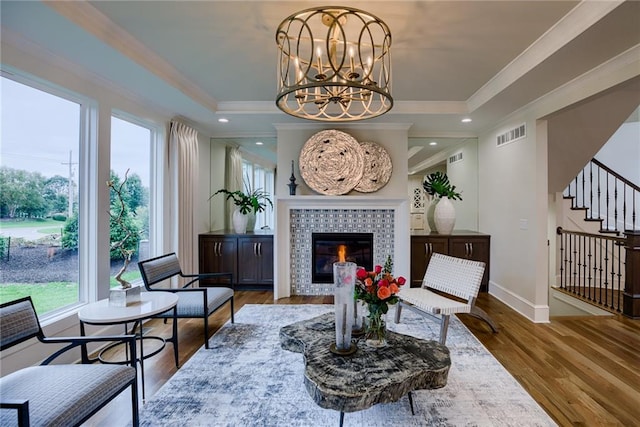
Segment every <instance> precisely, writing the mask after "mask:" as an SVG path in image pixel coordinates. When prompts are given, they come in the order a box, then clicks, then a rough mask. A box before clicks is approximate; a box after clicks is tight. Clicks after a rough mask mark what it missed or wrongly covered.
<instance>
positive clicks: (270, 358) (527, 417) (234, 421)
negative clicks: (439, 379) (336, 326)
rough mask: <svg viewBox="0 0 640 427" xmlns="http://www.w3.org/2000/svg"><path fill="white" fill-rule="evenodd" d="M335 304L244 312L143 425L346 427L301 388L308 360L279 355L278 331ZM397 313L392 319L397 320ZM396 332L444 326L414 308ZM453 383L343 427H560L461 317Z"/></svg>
mask: <svg viewBox="0 0 640 427" xmlns="http://www.w3.org/2000/svg"><path fill="white" fill-rule="evenodd" d="M332 310H333V306H331V305H245V306H244V307H242V309H241V310H240V311H238V313H237V314H236V316H235V321H236V322H235V324H231V323H227V324H225V325H224V326H223V327H222V328H221V329H220V330H219V331H218V332H217V333H216V334H215V335H214V336H213V337H212V338H211V340H210V347H211V348H210V349H209V350H207V349H205V348H204V346H203V347H202V348H201V349H200V350H198V351H197V352H196V353H195V354H194V355H193V357H191V359H189V361H188V362H187V363H185V364H184V366H182V368H180V370H179V371H178V372H177V373H176V374H175V375H174V376H173V377H172V378H171V379H169V381H167V383H165V385H164V386H163V387H162V388H161V389H160V390H158V392H157V393H156V394H155V395H154V396H153V397H151V398H150V399H148V401H147V403H146V404H145V405H144V407H143V408H142V410H141V413H140V417H141V425H143V426H154V427H156V426H190V427H191V426H229V427H231V426H233V427H240V426H251V427H253V426H283V427H290V426H301V427H302V426H309V427H320V426H338V424H339V413H338V412H336V411H332V410H328V409H322V408H320V407H319V406H317V405H316V404H315V403H314V402H313V400H311V398H310V397H309V395H308V394H307V391H306V389H305V387H304V384H303V372H304V362H303V360H302V354H300V353H293V352H290V351H287V350H283V349H281V348H280V341H279V336H278V334H279V330H280V327H282V326H284V325H288V324H290V323H293V322H297V321H300V320H304V319H310V318H312V317H315V316H318V315H321V314H324V313H327V312H330V311H332ZM394 314H395V307H393V308H392V309H391V310H390V312H389V314H388V318H389V319H390V320H391V319H393V315H394ZM389 329H391V330H393V331H395V332H399V333H403V334H408V335H412V336H415V337H418V338H426V339H437V337H438V333H439V325H437V324H436V323H435V322H432V321H430V320H428V319H426V318H424V317H422V316H418V315H416V314H414V313H412V312H410V311H409V310H404V311H403V313H402V322H401V323H400V324H398V325H396V324H395V323H393V321H390V322H389ZM447 346H448V347H449V348H450V351H451V362H452V364H451V369H450V371H449V378H448V382H447V385H446V386H445V387H444V388H441V389H438V390H424V391H415V392H413V400H414V407H415V415H411V409H410V406H409V401H408V398H407V397H404V398H402V399H400V400H399V401H397V402H394V403H388V404H381V405H376V406H374V407H372V408H369V409H367V410H364V411H360V412H350V413H346V414H345V418H344V426H345V427H351V426H368V427H369V426H379V427H389V426H403V427H404V426H553V425H555V424H554V422H553V420H552V419H551V418H550V417H549V416H548V415H547V414H546V413H545V412H544V410H543V409H542V408H541V407H540V406H539V405H538V404H537V403H536V402H535V401H534V400H533V398H531V396H529V395H528V394H527V393H526V392H525V391H524V389H523V388H522V387H521V386H520V385H519V384H518V382H517V381H516V380H515V379H514V378H513V377H512V376H511V375H510V374H509V373H508V372H507V371H506V370H505V369H504V368H503V367H502V365H500V363H499V362H498V361H497V360H496V359H495V358H494V357H493V356H492V355H491V354H490V353H489V352H488V351H487V350H486V349H485V348H484V346H483V345H482V344H481V343H480V342H479V341H478V340H477V339H476V338H475V337H474V336H473V335H472V334H471V333H470V332H469V331H468V329H467V328H466V327H465V326H464V325H463V324H462V322H460V321H459V320H458V319H457V318H455V317H454V316H452V319H451V323H450V326H449V334H448V336H447Z"/></svg>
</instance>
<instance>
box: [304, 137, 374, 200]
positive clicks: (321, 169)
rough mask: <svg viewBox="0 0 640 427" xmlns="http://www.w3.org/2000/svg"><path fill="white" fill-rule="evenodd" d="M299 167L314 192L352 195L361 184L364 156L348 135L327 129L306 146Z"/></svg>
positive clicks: (356, 142) (355, 142)
mask: <svg viewBox="0 0 640 427" xmlns="http://www.w3.org/2000/svg"><path fill="white" fill-rule="evenodd" d="M298 164H299V167H300V174H301V175H302V179H304V182H305V183H306V184H307V185H308V186H309V187H310V188H311V189H313V190H315V191H317V192H318V193H321V194H326V195H334V196H335V195H341V194H346V193H348V192H349V191H351V190H353V188H354V187H355V186H356V185H357V184H358V183H359V182H360V180H361V178H362V175H363V172H364V153H363V150H362V148H361V146H360V144H359V143H358V141H356V139H355V138H354V137H352V136H351V135H349V134H348V133H344V132H340V131H338V130H323V131H320V132H318V133H316V134H314V135H313V136H312V137H311V138H309V140H307V142H306V143H305V144H304V146H303V147H302V151H301V152H300V159H299V163H298Z"/></svg>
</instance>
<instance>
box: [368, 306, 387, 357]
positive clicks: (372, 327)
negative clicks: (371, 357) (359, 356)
mask: <svg viewBox="0 0 640 427" xmlns="http://www.w3.org/2000/svg"><path fill="white" fill-rule="evenodd" d="M364 339H365V344H366V345H368V346H369V347H374V348H380V347H386V346H387V315H386V314H385V313H384V312H383V311H382V308H381V307H380V306H378V305H375V304H369V314H368V316H367V321H366V330H365V336H364Z"/></svg>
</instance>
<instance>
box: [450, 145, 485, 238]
mask: <svg viewBox="0 0 640 427" xmlns="http://www.w3.org/2000/svg"><path fill="white" fill-rule="evenodd" d="M459 152H462V160H461V161H459V162H455V163H451V164H449V162H448V161H447V171H446V172H447V177H449V182H451V184H452V185H455V186H456V191H457V192H459V193H460V195H461V197H462V200H454V201H453V206H454V207H455V208H456V225H455V228H456V229H457V230H472V231H483V232H484V230H480V229H479V227H478V141H477V140H476V139H471V140H469V141H468V142H467V143H465V144H464V145H463V146H461V147H458V148H457V149H455V150H452V151H451V153H449V156H451V155H453V154H456V153H459Z"/></svg>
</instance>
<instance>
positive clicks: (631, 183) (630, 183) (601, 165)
mask: <svg viewBox="0 0 640 427" xmlns="http://www.w3.org/2000/svg"><path fill="white" fill-rule="evenodd" d="M591 161H592V162H593V163H595V164H596V165H598V166H599V167H600V168H602V169H604V170H605V171H607V172H609V173H610V174H611V175H613V176H614V177H615V178H616V179H618V180H620V181H622V182H624V183H625V184H627V185H628V186H629V187H631V188H633V189H634V190H636V191H638V192H640V187H638V186H637V185H636V184H634V183H633V182H631V181H629V180H628V179H627V178H625V177H623V176H622V175H620V174H619V173H618V172H616V171H614V170H613V169H611V168H610V167H609V166H607V165H605V164H604V163H602V162H601V161H600V160H598V159H596V158H595V157H594V158H593V159H591Z"/></svg>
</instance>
